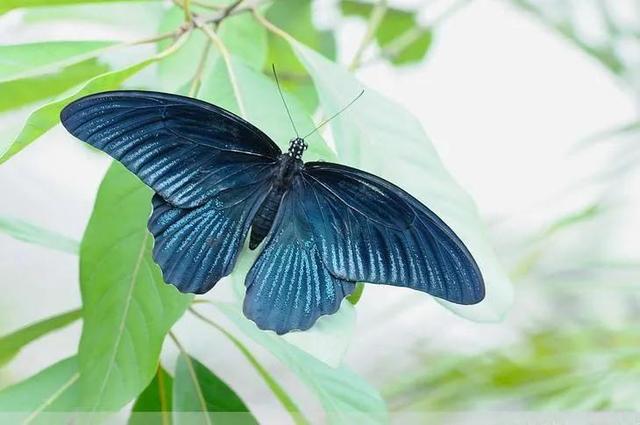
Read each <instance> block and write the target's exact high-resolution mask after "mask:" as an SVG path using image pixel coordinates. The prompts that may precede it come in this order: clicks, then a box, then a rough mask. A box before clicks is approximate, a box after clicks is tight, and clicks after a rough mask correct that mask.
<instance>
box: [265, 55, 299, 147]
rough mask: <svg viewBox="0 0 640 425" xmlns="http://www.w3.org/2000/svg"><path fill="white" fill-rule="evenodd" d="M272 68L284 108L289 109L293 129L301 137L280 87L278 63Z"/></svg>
mask: <svg viewBox="0 0 640 425" xmlns="http://www.w3.org/2000/svg"><path fill="white" fill-rule="evenodd" d="M271 69H272V70H273V77H274V78H275V79H276V84H277V85H278V93H280V98H281V99H282V103H283V104H284V109H286V110H287V115H289V121H291V126H292V127H293V131H295V133H296V137H300V134H298V129H297V128H296V124H295V123H294V122H293V118H292V117H291V111H289V106H287V102H286V101H285V100H284V94H282V88H280V80H278V74H277V73H276V65H275V64H273V63H272V64H271Z"/></svg>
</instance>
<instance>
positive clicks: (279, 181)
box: [249, 139, 306, 250]
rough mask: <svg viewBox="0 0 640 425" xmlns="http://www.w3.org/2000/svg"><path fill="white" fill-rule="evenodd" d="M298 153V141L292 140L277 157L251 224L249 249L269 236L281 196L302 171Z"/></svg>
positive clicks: (255, 246)
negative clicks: (267, 187) (266, 188)
mask: <svg viewBox="0 0 640 425" xmlns="http://www.w3.org/2000/svg"><path fill="white" fill-rule="evenodd" d="M303 143H304V142H303ZM304 146H306V144H305V145H304ZM298 151H299V148H298V141H297V139H294V140H292V141H291V142H290V148H289V151H288V152H286V153H283V154H282V155H280V156H279V157H278V161H277V168H276V172H275V175H274V178H273V182H272V184H271V188H270V190H269V194H268V195H267V197H266V198H265V200H264V201H263V202H262V204H261V205H260V207H259V208H258V211H257V212H256V215H255V217H254V219H253V222H252V223H251V235H250V237H249V249H252V250H253V249H255V248H257V246H258V245H260V242H262V240H263V239H264V238H265V237H266V236H267V235H268V234H269V231H270V230H271V225H272V224H273V220H274V219H275V218H276V214H277V213H278V209H279V207H280V203H281V201H282V198H283V196H284V195H285V193H286V192H287V190H288V189H289V187H290V186H291V182H292V181H293V178H294V177H295V176H296V175H297V174H299V173H300V171H302V168H303V166H304V163H303V162H302V159H301V158H302V152H300V153H298Z"/></svg>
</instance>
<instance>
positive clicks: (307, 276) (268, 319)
mask: <svg viewBox="0 0 640 425" xmlns="http://www.w3.org/2000/svg"><path fill="white" fill-rule="evenodd" d="M305 196H307V194H306V193H305V192H304V187H303V182H302V180H301V178H300V177H299V176H298V177H297V178H294V180H293V183H292V186H291V188H290V189H289V191H288V192H287V193H286V194H285V196H284V198H283V200H282V202H281V204H280V209H279V211H278V214H277V216H276V218H275V220H274V223H273V226H272V228H271V233H270V235H269V236H268V237H267V239H266V241H265V242H264V249H263V250H262V252H261V253H260V255H259V256H258V259H257V260H256V262H255V263H254V265H253V267H251V270H250V271H249V273H248V274H247V277H246V280H245V285H246V288H247V292H246V295H245V299H244V313H245V315H246V316H247V317H248V318H250V319H251V320H253V321H254V322H256V324H257V325H258V327H260V328H261V329H269V330H273V331H275V332H277V333H278V334H282V333H286V332H289V331H291V330H306V329H309V328H310V327H311V326H312V325H313V324H314V323H315V321H316V320H317V319H318V318H319V317H320V316H322V315H325V314H333V313H335V312H336V311H337V310H338V308H339V307H340V303H341V302H342V299H343V298H344V297H345V296H347V295H349V294H350V293H351V292H353V290H354V289H355V284H354V282H351V281H349V280H347V279H341V278H339V277H336V276H334V275H333V274H331V273H330V272H329V270H328V269H327V268H326V267H325V265H324V263H323V261H322V258H321V256H320V252H319V250H318V248H317V246H316V241H315V239H314V237H313V234H312V232H311V226H310V224H309V222H308V217H306V215H305V214H304V210H303V209H302V208H301V206H302V199H303V198H304V197H305Z"/></svg>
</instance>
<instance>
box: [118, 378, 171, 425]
mask: <svg viewBox="0 0 640 425" xmlns="http://www.w3.org/2000/svg"><path fill="white" fill-rule="evenodd" d="M172 405H173V378H172V377H171V375H169V373H168V372H167V371H166V370H164V368H163V367H162V366H158V369H157V371H156V375H155V376H154V377H153V381H151V383H150V384H149V385H148V386H147V388H145V389H144V391H142V393H141V394H140V395H139V396H138V398H137V400H136V402H135V403H134V404H133V408H132V409H131V416H130V417H129V422H128V425H149V424H161V425H170V424H171V408H172Z"/></svg>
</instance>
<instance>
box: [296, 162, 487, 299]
mask: <svg viewBox="0 0 640 425" xmlns="http://www.w3.org/2000/svg"><path fill="white" fill-rule="evenodd" d="M303 176H304V177H303V181H304V186H305V193H306V196H305V197H304V198H303V200H302V202H303V204H304V207H303V208H304V211H305V214H306V215H307V216H308V217H309V223H310V224H311V227H312V234H313V236H314V238H315V241H316V245H317V246H318V249H319V251H320V255H321V257H322V259H323V261H324V263H325V265H326V266H327V268H328V269H329V270H330V271H331V273H332V274H333V275H334V276H336V277H338V278H341V279H346V280H351V281H363V282H371V283H383V284H390V285H395V286H404V287H409V288H413V289H417V290H420V291H423V292H427V293H429V294H431V295H434V296H436V297H439V298H443V299H445V300H447V301H451V302H454V303H457V304H475V303H477V302H479V301H481V300H482V299H483V298H484V282H483V279H482V275H481V273H480V270H479V268H478V266H477V264H476V262H475V260H474V259H473V257H472V256H471V254H470V253H469V251H468V250H467V248H466V247H465V245H464V244H463V243H462V241H461V240H460V239H459V238H458V236H456V235H455V233H454V232H453V231H452V230H451V229H450V228H449V227H448V226H447V225H446V224H445V223H444V222H443V221H442V220H441V219H440V218H439V217H438V216H437V215H436V214H434V213H433V212H432V211H431V210H429V209H428V208H427V207H426V206H424V205H423V204H422V203H420V202H419V201H418V200H416V199H415V198H413V197H412V196H411V195H409V194H408V193H406V192H405V191H403V190H402V189H400V188H398V187H397V186H394V185H393V184H391V183H389V182H387V181H386V180H383V179H381V178H380V177H377V176H374V175H372V174H369V173H366V172H363V171H361V170H358V169H355V168H351V167H347V166H343V165H338V164H332V163H328V162H310V163H307V164H305V168H304V171H303Z"/></svg>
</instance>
